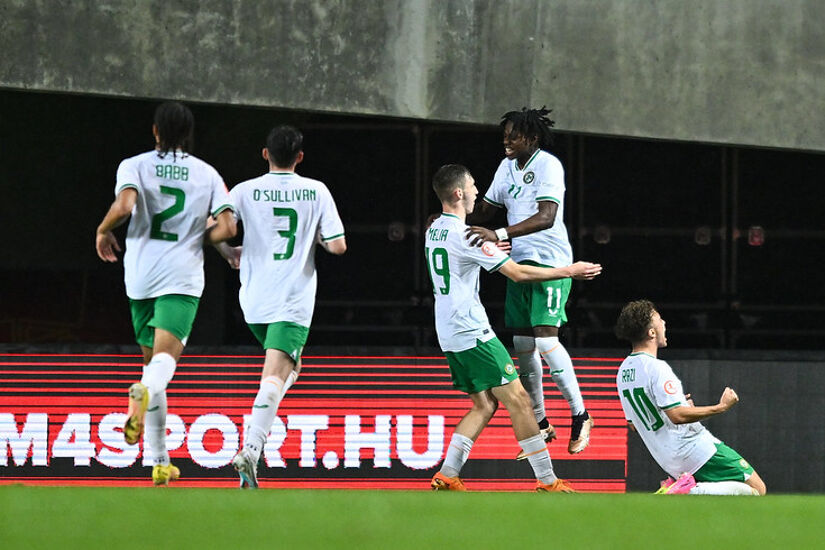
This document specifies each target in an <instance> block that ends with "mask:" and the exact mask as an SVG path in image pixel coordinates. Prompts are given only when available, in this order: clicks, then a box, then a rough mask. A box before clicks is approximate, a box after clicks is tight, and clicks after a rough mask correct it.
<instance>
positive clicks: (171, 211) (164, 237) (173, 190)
mask: <svg viewBox="0 0 825 550" xmlns="http://www.w3.org/2000/svg"><path fill="white" fill-rule="evenodd" d="M160 192H161V193H163V194H164V195H172V196H173V197H175V204H173V205H172V206H170V207H169V208H167V209H166V210H164V211H162V212H158V213H157V214H155V215H154V216H152V231H151V232H150V233H149V237H150V238H152V239H158V240H161V241H172V242H176V241H177V240H178V234H177V233H169V232H167V231H162V230H161V228H160V226H161V224H162V223H163V222H165V221H166V220H168V219H169V218H171V217H172V216H177V215H178V214H180V213H181V212H183V205H184V203H185V202H186V193H184V191H183V189H178V188H177V187H166V186H165V185H161V186H160Z"/></svg>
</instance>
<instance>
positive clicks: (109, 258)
mask: <svg viewBox="0 0 825 550" xmlns="http://www.w3.org/2000/svg"><path fill="white" fill-rule="evenodd" d="M95 248H96V249H97V255H98V257H99V258H100V259H101V260H103V261H104V262H116V261H117V254H115V251H117V252H120V245H119V244H117V237H115V234H114V233H112V232H111V231H107V232H105V233H97V237H96V238H95Z"/></svg>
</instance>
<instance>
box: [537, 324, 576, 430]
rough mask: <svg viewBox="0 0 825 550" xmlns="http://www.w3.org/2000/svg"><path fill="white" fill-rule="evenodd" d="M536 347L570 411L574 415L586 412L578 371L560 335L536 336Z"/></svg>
mask: <svg viewBox="0 0 825 550" xmlns="http://www.w3.org/2000/svg"><path fill="white" fill-rule="evenodd" d="M536 347H538V349H539V352H540V353H541V356H542V357H544V360H545V361H546V362H547V365H548V366H549V367H550V376H552V377H553V382H555V383H556V386H558V388H559V391H561V394H562V395H563V396H564V398H565V399H566V400H567V404H568V405H569V406H570V413H571V414H572V415H573V416H576V415H579V414H582V413H583V412H584V400H583V399H582V394H581V391H580V390H579V381H578V380H576V371H574V370H573V361H572V360H571V359H570V354H568V353H567V350H566V349H565V348H564V346H563V345H561V342H559V338H558V336H545V337H543V338H536Z"/></svg>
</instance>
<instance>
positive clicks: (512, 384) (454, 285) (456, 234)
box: [425, 164, 601, 493]
mask: <svg viewBox="0 0 825 550" xmlns="http://www.w3.org/2000/svg"><path fill="white" fill-rule="evenodd" d="M433 189H434V190H435V193H436V195H438V198H439V200H440V201H441V206H442V210H443V213H442V215H441V217H439V218H438V219H436V220H435V221H434V222H433V224H432V225H431V226H430V227H429V229H428V230H427V237H426V239H425V254H426V259H427V265H428V266H429V271H430V276H431V279H432V282H433V292H434V294H435V323H436V332H437V333H438V342H439V345H440V346H441V349H442V350H443V351H444V353H445V354H446V356H447V363H448V364H449V365H450V374H451V376H452V380H453V386H454V387H455V388H456V389H458V390H461V391H463V392H465V393H467V394H469V396H470V399H471V400H472V402H473V406H472V408H471V409H470V411H469V412H468V413H467V414H466V415H465V416H464V418H462V419H461V421H460V422H459V423H458V426H456V429H455V432H454V433H453V436H452V439H451V440H450V446H449V448H448V449H447V456H446V457H445V459H444V463H443V464H442V466H441V470H440V471H439V472H438V473H436V474H435V476H434V477H433V479H432V482H431V486H432V488H433V489H434V490H451V491H464V490H466V489H465V487H464V483H463V481H462V480H461V478H460V477H459V472H460V471H461V468H462V466H463V465H464V463H465V462H466V460H467V457H468V455H469V453H470V449H471V448H472V446H473V442H474V441H475V440H476V439H477V438H478V436H479V434H481V431H482V430H483V429H484V427H485V426H486V425H487V423H488V422H489V421H490V419H491V418H492V416H493V414H494V413H495V412H496V409H497V407H498V402H499V401H501V402H502V403H503V404H504V406H505V407H506V408H507V411H508V412H509V414H510V419H511V421H512V423H513V431H514V432H515V435H516V439H517V440H518V442H519V445H520V446H521V448H522V450H523V451H524V454H525V455H526V457H527V459H528V460H529V461H530V466H532V468H533V472H534V473H535V475H536V478H537V482H536V490H537V491H551V492H564V493H571V492H574V491H573V488H572V487H570V485H569V484H568V483H567V482H566V481H564V480H562V479H558V478H557V477H556V474H555V473H554V472H553V463H552V461H551V460H550V453H549V452H548V450H547V445H546V443H545V441H544V437H543V436H542V434H541V433H540V432H539V426H538V424H537V423H536V419H535V417H534V415H533V409H532V404H531V401H530V397H529V396H528V395H527V392H526V391H525V390H524V387H523V386H522V385H521V382H520V381H519V378H518V373H517V372H516V369H515V367H514V366H513V363H512V360H511V358H510V355H509V354H508V353H507V350H506V349H505V348H504V346H503V345H502V343H501V342H500V341H499V340H498V338H496V335H495V333H494V332H493V330H492V328H491V327H490V322H489V321H488V319H487V314H486V312H485V311H484V307H483V306H482V305H481V301H480V300H479V297H478V278H479V268H480V267H484V268H485V269H487V270H488V271H499V272H500V273H502V274H504V275H505V276H506V277H509V278H510V279H512V280H514V281H517V282H526V281H546V280H552V279H561V278H565V277H573V278H576V279H592V278H593V277H595V276H596V275H598V274H599V273H600V272H601V266H599V265H597V264H591V263H587V262H577V263H575V264H573V265H571V266H568V267H564V268H543V267H535V266H528V265H520V264H517V263H516V262H514V261H512V260H511V259H510V257H509V256H508V255H507V254H505V253H504V252H503V251H502V250H500V249H499V248H498V247H497V246H496V245H495V244H493V243H484V245H483V246H481V247H476V246H472V245H470V244H469V242H468V241H467V239H465V238H464V235H465V232H466V231H467V230H468V227H467V224H466V223H465V219H466V216H467V214H469V213H471V212H472V211H473V208H474V206H475V200H476V197H477V196H478V189H477V188H476V185H475V180H474V179H473V177H472V176H471V175H470V172H469V171H468V170H467V169H466V168H465V167H464V166H461V165H458V164H450V165H446V166H442V167H441V168H440V169H439V170H438V171H437V172H436V174H435V176H434V177H433Z"/></svg>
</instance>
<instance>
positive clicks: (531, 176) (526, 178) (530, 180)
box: [522, 171, 536, 184]
mask: <svg viewBox="0 0 825 550" xmlns="http://www.w3.org/2000/svg"><path fill="white" fill-rule="evenodd" d="M522 179H523V180H524V183H528V184H529V183H533V180H534V179H536V175H535V174H534V173H533V172H532V171H530V172H527V173H526V174H524V178H522Z"/></svg>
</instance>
